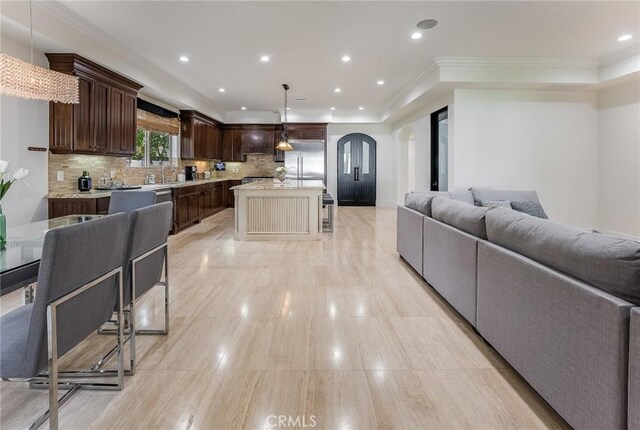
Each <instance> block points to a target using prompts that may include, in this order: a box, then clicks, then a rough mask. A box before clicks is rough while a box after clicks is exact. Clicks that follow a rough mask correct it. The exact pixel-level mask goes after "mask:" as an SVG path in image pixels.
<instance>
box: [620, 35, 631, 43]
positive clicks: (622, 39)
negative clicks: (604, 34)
mask: <svg viewBox="0 0 640 430" xmlns="http://www.w3.org/2000/svg"><path fill="white" fill-rule="evenodd" d="M631 39H633V36H632V35H631V34H623V35H622V36H620V37H618V42H626V41H627V40H631Z"/></svg>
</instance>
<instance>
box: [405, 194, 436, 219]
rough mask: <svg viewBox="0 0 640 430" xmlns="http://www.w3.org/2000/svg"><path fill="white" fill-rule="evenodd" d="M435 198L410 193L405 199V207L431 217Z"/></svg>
mask: <svg viewBox="0 0 640 430" xmlns="http://www.w3.org/2000/svg"><path fill="white" fill-rule="evenodd" d="M434 197H435V196H433V195H429V194H418V193H408V194H407V195H406V196H405V197H404V205H405V206H406V207H408V208H409V209H413V210H414V211H418V212H420V213H422V214H424V215H427V216H431V200H432V199H433V198H434Z"/></svg>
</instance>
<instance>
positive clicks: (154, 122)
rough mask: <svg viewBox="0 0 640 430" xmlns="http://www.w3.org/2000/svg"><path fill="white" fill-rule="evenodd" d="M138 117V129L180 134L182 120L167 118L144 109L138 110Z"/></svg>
mask: <svg viewBox="0 0 640 430" xmlns="http://www.w3.org/2000/svg"><path fill="white" fill-rule="evenodd" d="M137 117H138V127H141V128H146V129H147V130H152V131H158V132H164V133H169V134H175V135H178V134H180V120H178V118H165V117H162V116H160V115H156V114H153V113H151V112H147V111H145V110H142V109H138V112H137Z"/></svg>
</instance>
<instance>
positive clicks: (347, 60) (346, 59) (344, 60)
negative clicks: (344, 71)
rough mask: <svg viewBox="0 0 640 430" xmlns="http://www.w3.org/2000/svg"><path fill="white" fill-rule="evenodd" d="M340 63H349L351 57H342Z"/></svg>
mask: <svg viewBox="0 0 640 430" xmlns="http://www.w3.org/2000/svg"><path fill="white" fill-rule="evenodd" d="M342 61H343V62H344V63H348V62H349V61H351V57H349V56H348V55H343V56H342Z"/></svg>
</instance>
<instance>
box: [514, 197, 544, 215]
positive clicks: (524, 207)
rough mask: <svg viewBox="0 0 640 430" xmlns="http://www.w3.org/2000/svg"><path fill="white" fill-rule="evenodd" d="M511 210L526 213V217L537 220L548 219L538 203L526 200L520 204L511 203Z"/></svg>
mask: <svg viewBox="0 0 640 430" xmlns="http://www.w3.org/2000/svg"><path fill="white" fill-rule="evenodd" d="M511 209H513V210H516V211H518V212H523V213H526V214H527V215H531V216H535V217H538V218H543V219H549V217H548V216H547V213H546V212H545V211H544V209H543V208H542V205H541V204H540V202H536V201H533V200H527V201H522V202H511Z"/></svg>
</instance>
